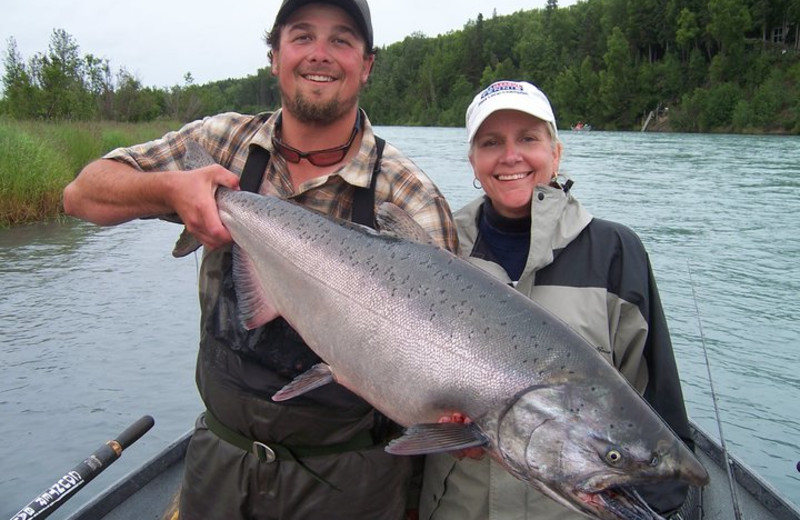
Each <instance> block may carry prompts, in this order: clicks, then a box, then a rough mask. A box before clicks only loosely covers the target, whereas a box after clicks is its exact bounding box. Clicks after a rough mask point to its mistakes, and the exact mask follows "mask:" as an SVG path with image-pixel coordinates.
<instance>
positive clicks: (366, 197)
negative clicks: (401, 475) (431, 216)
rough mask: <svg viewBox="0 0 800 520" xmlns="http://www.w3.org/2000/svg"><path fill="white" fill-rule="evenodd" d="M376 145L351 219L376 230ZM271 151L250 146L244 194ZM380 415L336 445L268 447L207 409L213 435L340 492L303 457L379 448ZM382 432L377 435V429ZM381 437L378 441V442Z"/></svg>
mask: <svg viewBox="0 0 800 520" xmlns="http://www.w3.org/2000/svg"><path fill="white" fill-rule="evenodd" d="M375 144H376V148H377V152H378V156H377V158H376V160H375V167H374V168H373V170H372V180H371V181H370V186H369V187H368V188H360V187H359V188H356V189H355V190H356V191H355V194H354V196H353V208H352V213H351V219H352V221H353V222H355V223H358V224H362V225H365V226H369V227H371V228H373V229H374V228H375V183H376V179H377V178H378V173H379V172H380V170H381V158H382V157H383V149H384V146H385V145H386V141H384V140H383V139H381V138H380V137H377V136H376V137H375ZM269 157H270V154H269V151H267V150H265V149H264V148H262V147H260V146H258V145H255V144H254V145H250V149H249V152H248V154H247V160H246V161H245V165H244V169H243V170H242V175H241V176H240V178H239V187H240V188H241V189H242V190H243V191H250V192H254V193H257V192H258V188H259V187H260V186H261V181H262V180H263V178H264V171H265V170H266V168H267V163H269ZM374 413H375V414H376V426H377V428H373V430H371V431H370V430H364V431H362V432H360V433H358V434H356V435H355V436H354V437H353V438H352V439H350V440H348V441H346V442H342V443H339V444H334V445H326V446H284V445H281V444H277V443H269V444H265V443H262V442H258V441H253V440H252V439H249V438H247V437H245V436H243V435H241V434H239V433H238V432H235V431H233V430H231V429H230V428H228V427H227V426H225V425H224V424H223V423H222V422H220V421H219V419H217V418H216V417H214V415H213V414H212V413H211V411H209V410H206V412H205V422H206V425H207V426H208V429H209V430H210V431H211V432H213V433H214V434H215V435H216V436H217V437H219V438H220V439H223V440H225V441H227V442H228V443H230V444H233V445H234V446H237V447H238V448H240V449H242V450H244V451H247V452H250V453H252V454H254V455H255V456H256V457H258V459H259V460H260V461H262V462H273V461H275V460H291V461H294V462H296V463H297V464H299V465H300V466H301V467H302V468H303V469H305V470H306V471H308V472H309V473H310V474H311V476H312V477H313V478H315V479H316V480H318V481H319V482H322V483H324V484H327V485H329V486H331V487H332V488H334V489H337V488H336V486H334V485H333V484H331V483H330V482H327V481H326V480H325V479H323V478H322V477H321V476H319V475H317V474H316V473H315V472H314V471H312V470H311V469H310V468H309V467H307V466H306V465H305V464H304V463H303V462H302V461H301V460H299V459H300V458H304V457H319V456H325V455H332V454H336V453H345V452H348V451H357V450H364V449H368V448H371V447H373V446H375V444H376V442H377V440H383V439H384V437H385V435H384V434H385V430H386V429H387V424H388V419H386V418H385V417H383V416H382V415H381V414H380V413H379V412H377V411H375V412H374ZM376 429H377V430H378V431H377V432H376V431H375V430H376ZM376 436H377V439H376Z"/></svg>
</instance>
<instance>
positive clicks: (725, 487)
mask: <svg viewBox="0 0 800 520" xmlns="http://www.w3.org/2000/svg"><path fill="white" fill-rule="evenodd" d="M692 434H693V437H694V441H695V443H696V445H697V449H696V452H697V455H698V457H699V458H700V461H701V462H702V463H703V465H704V466H705V467H706V469H707V470H708V472H709V474H710V475H711V484H709V485H708V486H706V487H705V488H703V490H702V492H700V493H693V494H692V496H691V499H689V500H687V504H685V506H684V511H683V512H682V514H683V516H681V518H686V519H706V520H732V519H734V518H735V515H734V510H733V507H734V506H733V501H732V500H731V498H730V497H731V493H730V488H729V482H728V477H727V468H726V463H725V459H726V454H725V452H724V451H723V449H722V448H721V447H720V444H719V443H717V441H715V440H713V439H712V438H711V437H710V436H709V435H708V434H706V433H705V432H703V431H702V430H701V429H700V428H698V427H697V426H696V425H695V424H694V423H693V424H692ZM190 436H191V432H187V433H186V434H185V435H183V436H182V437H181V438H179V439H178V440H176V441H175V442H174V443H173V444H172V445H170V446H169V447H167V448H166V449H165V450H164V451H163V452H162V453H161V454H159V455H157V456H156V457H154V458H153V459H152V460H150V462H148V463H146V464H144V465H143V466H142V467H141V468H140V469H138V470H136V471H134V472H133V473H131V474H130V475H128V476H126V477H124V478H123V479H122V480H120V481H119V482H117V483H116V484H114V485H112V486H111V487H110V488H108V489H106V490H105V491H104V492H102V493H100V494H99V495H98V496H96V497H95V498H94V500H92V501H91V502H89V503H88V504H86V505H85V506H84V507H83V508H81V509H80V510H79V511H77V512H75V513H74V514H73V515H71V516H69V517H68V518H67V520H101V519H102V520H134V519H135V520H139V519H142V518H163V516H162V515H164V513H165V512H169V511H171V506H172V507H174V503H173V499H174V498H175V496H176V493H177V491H178V489H179V486H180V482H181V478H182V475H183V457H184V454H185V453H186V446H187V445H188V443H189V438H190ZM727 458H729V459H730V462H731V469H732V475H733V479H734V482H735V486H736V489H737V495H738V500H737V504H738V507H739V508H740V513H741V518H742V519H743V520H800V510H798V509H797V508H796V507H795V506H794V505H793V504H792V503H791V502H789V501H788V500H786V499H784V498H783V497H782V496H781V495H780V494H779V493H778V491H777V490H775V488H773V487H772V486H771V485H770V484H768V483H767V482H766V481H765V480H763V479H762V478H761V477H760V476H758V475H757V474H756V473H755V472H753V470H751V469H750V468H749V467H747V466H746V465H745V464H743V463H742V462H740V461H739V460H738V459H736V458H735V457H734V456H732V455H730V454H728V455H727Z"/></svg>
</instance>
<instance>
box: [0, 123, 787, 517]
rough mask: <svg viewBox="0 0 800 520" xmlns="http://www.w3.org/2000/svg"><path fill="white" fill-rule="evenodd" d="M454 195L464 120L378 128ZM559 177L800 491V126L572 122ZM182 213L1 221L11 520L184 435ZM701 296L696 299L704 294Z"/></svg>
mask: <svg viewBox="0 0 800 520" xmlns="http://www.w3.org/2000/svg"><path fill="white" fill-rule="evenodd" d="M377 132H378V134H379V135H381V136H382V137H384V138H386V139H387V140H388V141H390V142H392V143H394V144H395V145H397V146H398V147H400V148H401V149H402V150H403V151H405V152H406V154H407V155H409V156H410V157H411V158H413V159H414V161H415V162H417V164H419V165H420V166H422V167H423V168H424V169H425V170H426V171H427V172H428V173H429V175H430V176H431V177H432V178H433V179H434V180H435V181H436V182H437V184H438V185H439V187H440V188H441V190H442V191H443V192H444V194H445V195H446V196H447V197H448V200H450V203H451V206H452V207H453V209H456V208H458V207H460V206H461V205H463V204H464V203H466V202H468V201H469V200H471V199H472V198H474V197H475V196H477V195H478V192H477V191H476V190H475V189H474V188H472V185H471V179H472V175H471V170H470V168H469V163H468V162H467V160H466V143H465V142H464V139H465V136H464V130H463V129H442V128H403V127H379V128H378V129H377ZM562 140H563V141H564V143H565V155H564V159H563V161H562V168H561V170H562V173H565V174H568V175H570V176H571V177H572V178H573V179H574V180H575V181H576V184H575V187H574V188H573V190H574V191H573V193H574V194H575V195H576V196H577V197H578V198H579V199H581V201H582V202H583V203H584V204H585V205H586V206H587V208H588V209H589V210H590V211H591V212H592V213H593V214H594V215H596V216H598V217H602V218H607V219H611V220H616V221H619V222H622V223H625V224H627V225H628V226H630V227H631V228H633V229H634V230H635V231H636V232H637V233H638V234H639V236H640V237H641V238H642V241H643V242H644V244H645V246H646V247H647V249H648V251H649V252H650V257H651V260H652V263H653V267H654V270H655V274H656V278H657V280H658V283H659V288H660V291H661V297H662V300H663V305H664V308H665V311H666V314H667V319H668V321H669V325H670V330H671V332H672V336H673V342H674V344H675V351H676V357H677V360H678V366H679V370H680V373H681V378H682V380H683V385H684V394H685V396H686V400H687V407H688V410H689V414H690V416H691V417H692V418H693V419H694V420H695V421H696V422H697V423H698V424H700V425H701V426H702V427H703V428H704V429H706V430H707V431H709V432H710V433H712V434H713V435H714V436H716V437H718V427H717V425H716V420H715V412H714V407H713V401H712V397H711V391H710V388H711V385H710V384H709V377H708V372H709V368H708V367H707V365H706V363H705V361H704V351H703V342H702V341H701V331H702V334H703V337H704V339H705V347H706V350H707V352H708V357H709V359H710V372H711V375H712V380H713V386H714V389H715V391H716V396H717V401H718V404H719V408H720V415H721V419H722V427H723V433H724V436H725V440H726V442H727V446H728V449H729V451H731V452H732V453H734V454H735V455H736V456H737V457H738V458H740V459H741V460H743V461H744V462H745V463H746V464H747V465H749V466H750V467H751V468H753V469H755V470H756V471H757V472H758V473H760V474H761V475H762V476H763V477H764V478H765V479H767V480H768V481H769V482H770V483H771V484H772V485H773V486H774V487H776V488H777V489H778V490H779V491H780V492H781V493H782V494H783V495H784V496H786V497H787V498H788V499H789V500H791V501H793V502H794V503H795V504H800V473H798V471H797V469H796V467H795V465H796V464H797V462H798V460H800V360H799V359H798V347H800V345H799V343H800V306H799V305H798V302H800V298H798V294H800V268H798V262H800V138H798V137H778V136H764V137H757V136H733V135H694V134H691V135H690V134H650V133H647V134H642V133H616V132H564V133H563V134H562ZM178 232H179V228H178V227H177V226H175V225H174V224H169V223H165V222H160V221H136V222H131V223H128V224H125V225H122V226H118V227H113V228H99V227H95V226H92V225H89V224H86V223H82V222H77V221H71V220H70V221H67V222H64V223H51V224H43V225H32V226H24V227H20V228H15V229H12V230H6V231H0V438H1V439H3V442H2V443H0V519H2V518H8V517H11V516H12V515H13V514H14V513H16V512H17V511H18V510H19V509H20V508H21V507H22V506H24V505H25V504H27V502H28V501H29V500H31V499H32V498H33V497H34V496H35V495H37V494H38V493H40V492H41V491H43V490H44V489H46V488H47V487H48V486H49V485H50V484H52V483H53V482H54V481H55V480H57V479H58V478H59V477H60V476H61V475H62V474H63V473H65V472H66V471H68V470H69V469H71V468H72V467H73V466H74V465H75V464H77V463H78V462H80V461H81V460H83V459H84V458H85V457H86V456H88V455H89V454H90V453H91V452H93V451H94V450H95V449H97V448H98V447H99V446H100V445H101V444H103V443H104V442H105V441H106V440H108V439H110V438H113V437H114V436H116V435H117V434H118V433H119V432H120V431H122V430H123V429H124V428H125V427H127V426H128V425H129V424H131V423H132V422H133V421H135V420H136V419H138V418H139V417H141V416H142V415H145V414H149V415H152V416H153V417H154V418H155V421H156V424H155V426H154V428H153V429H152V430H151V431H150V433H148V434H147V435H145V436H144V437H143V438H142V439H141V440H140V441H139V442H138V443H136V444H135V445H133V446H132V447H131V448H129V449H128V450H127V451H126V452H125V453H124V454H123V455H122V458H121V459H120V460H118V461H117V462H115V463H114V464H113V465H111V466H110V467H109V469H107V470H106V471H105V472H104V473H102V474H101V475H100V476H99V477H97V479H95V481H93V482H92V483H90V484H89V485H88V486H87V488H86V489H85V490H83V491H81V492H79V493H78V494H77V495H76V496H75V498H73V499H72V500H70V501H69V502H67V503H66V505H64V506H63V507H62V508H60V509H59V510H58V511H57V512H56V513H54V514H53V515H52V516H51V518H64V517H65V516H66V515H67V514H68V513H69V512H72V511H74V510H75V509H77V507H78V506H80V505H81V504H82V503H84V502H85V501H86V500H87V499H88V498H90V496H91V495H92V494H94V493H96V492H98V491H100V490H102V489H103V488H105V487H107V486H108V485H110V484H111V483H113V482H115V481H116V480H118V479H119V478H121V477H123V476H124V475H125V474H127V473H128V472H130V471H132V470H133V469H135V468H136V467H137V466H138V465H139V464H141V463H142V462H143V461H145V460H146V459H148V458H149V457H151V456H152V455H154V454H156V453H157V452H158V451H160V450H161V449H162V448H163V447H164V446H165V445H166V444H167V443H169V442H170V441H172V440H174V439H175V438H176V437H177V436H178V435H180V434H181V433H183V432H185V431H187V430H188V429H189V428H190V427H191V425H192V423H193V420H194V418H195V417H196V415H197V414H198V413H199V412H200V410H201V404H200V400H199V398H198V397H197V392H196V389H195V387H194V361H195V355H196V345H197V341H198V319H199V312H198V308H197V295H196V283H197V268H198V266H197V261H198V259H197V258H194V257H188V258H184V259H181V260H175V259H173V258H172V257H171V256H170V250H171V248H172V244H173V243H174V240H175V238H176V237H177V235H178ZM694 295H696V298H695V296H694Z"/></svg>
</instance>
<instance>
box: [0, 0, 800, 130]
mask: <svg viewBox="0 0 800 520" xmlns="http://www.w3.org/2000/svg"><path fill="white" fill-rule="evenodd" d="M5 66H6V70H5V74H4V76H3V78H2V79H3V86H4V97H3V98H2V100H0V114H6V115H7V116H10V117H13V118H21V119H56V120H92V119H102V120H116V121H126V122H137V121H150V120H154V119H158V118H169V119H176V120H183V121H188V120H192V119H195V118H197V117H201V116H204V115H209V114H214V113H218V112H222V111H227V110H234V111H239V112H245V113H251V112H258V111H264V110H270V109H273V108H275V107H276V106H278V105H279V94H278V91H277V86H276V83H275V79H274V78H273V77H272V76H271V74H270V72H269V68H268V67H265V68H263V69H259V70H258V71H257V72H256V73H255V74H254V75H250V76H247V77H245V78H237V79H227V80H224V81H214V82H210V83H207V84H203V85H196V84H195V83H194V81H193V80H192V77H191V74H190V73H187V74H186V76H185V78H184V84H182V85H176V86H174V87H171V88H163V89H157V88H152V87H145V86H143V84H142V81H141V80H140V79H139V78H136V77H135V76H133V75H131V74H130V73H128V72H127V71H126V70H125V69H124V68H120V69H119V70H118V71H117V72H116V73H114V72H112V69H111V65H110V63H109V61H108V60H107V59H99V58H97V57H94V56H91V55H84V56H81V55H80V52H79V47H78V44H77V42H76V41H75V40H74V38H72V37H71V36H70V35H69V34H68V33H66V32H65V31H63V30H59V29H56V30H54V31H53V34H52V37H51V42H50V47H49V49H48V51H47V52H46V53H39V54H36V55H34V56H33V57H32V58H30V59H28V60H25V59H24V58H23V57H22V56H21V55H20V54H19V52H18V50H17V47H16V43H15V42H14V40H13V39H10V40H9V42H8V49H7V52H6V57H5ZM508 78H516V79H524V80H528V81H531V82H533V83H535V84H537V85H539V86H540V87H541V88H542V89H543V90H544V91H545V92H547V93H548V95H549V96H550V98H551V101H552V102H553V105H554V107H555V109H556V113H557V117H558V119H559V123H560V125H561V126H563V127H568V126H571V125H573V124H575V123H576V122H577V121H584V122H586V123H589V124H591V125H592V126H593V127H594V128H597V129H610V130H612V129H616V130H634V129H635V130H638V129H640V128H641V127H642V124H643V122H644V121H645V120H647V116H648V115H650V114H651V113H652V114H653V115H655V116H660V117H656V118H654V119H653V121H654V123H653V125H654V128H656V129H659V128H660V129H668V130H672V131H685V132H712V131H725V132H771V133H792V134H800V0H582V1H579V2H578V3H577V4H575V5H571V6H568V7H559V6H558V2H557V0H548V2H547V7H545V8H541V9H533V10H520V11H518V12H516V13H514V14H510V15H506V16H498V15H496V14H494V13H489V14H488V16H487V15H486V14H485V13H481V14H477V16H476V18H475V19H474V20H471V21H469V22H468V23H467V24H466V25H465V26H464V27H463V28H462V29H460V30H456V31H452V32H450V33H447V34H445V35H439V36H437V37H427V36H425V35H422V34H412V35H409V36H408V37H406V38H405V39H404V40H403V41H400V42H397V43H394V44H392V45H389V46H385V47H382V48H380V49H379V50H378V57H377V60H376V64H375V68H374V70H373V74H372V77H371V78H370V81H369V85H368V87H367V89H366V90H365V92H364V93H363V94H362V98H361V104H362V106H363V107H364V108H365V109H366V110H367V113H368V114H369V115H370V119H371V120H372V122H373V123H374V124H382V125H427V126H463V124H464V112H465V110H466V107H467V105H468V104H469V102H470V100H471V99H472V97H473V96H474V95H475V93H476V92H477V91H479V90H480V88H482V87H483V86H485V85H487V84H489V83H490V82H492V81H494V80H497V79H508Z"/></svg>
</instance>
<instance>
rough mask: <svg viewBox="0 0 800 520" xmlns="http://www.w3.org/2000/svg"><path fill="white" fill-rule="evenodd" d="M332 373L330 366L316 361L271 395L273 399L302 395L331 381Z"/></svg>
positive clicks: (281, 399) (285, 398) (279, 399)
mask: <svg viewBox="0 0 800 520" xmlns="http://www.w3.org/2000/svg"><path fill="white" fill-rule="evenodd" d="M333 381H334V380H333V373H332V372H331V367H329V366H328V365H326V364H325V363H317V364H316V365H314V366H313V367H311V368H310V369H308V370H306V371H305V372H303V373H302V374H300V375H299V376H297V377H296V378H294V380H293V381H292V382H291V383H289V384H288V385H286V386H284V387H283V388H281V389H280V390H278V391H277V392H276V393H275V395H273V396H272V400H273V401H286V400H288V399H291V398H293V397H297V396H298V395H303V394H305V393H306V392H310V391H311V390H314V389H315V388H319V387H321V386H325V385H327V384H328V383H333Z"/></svg>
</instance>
